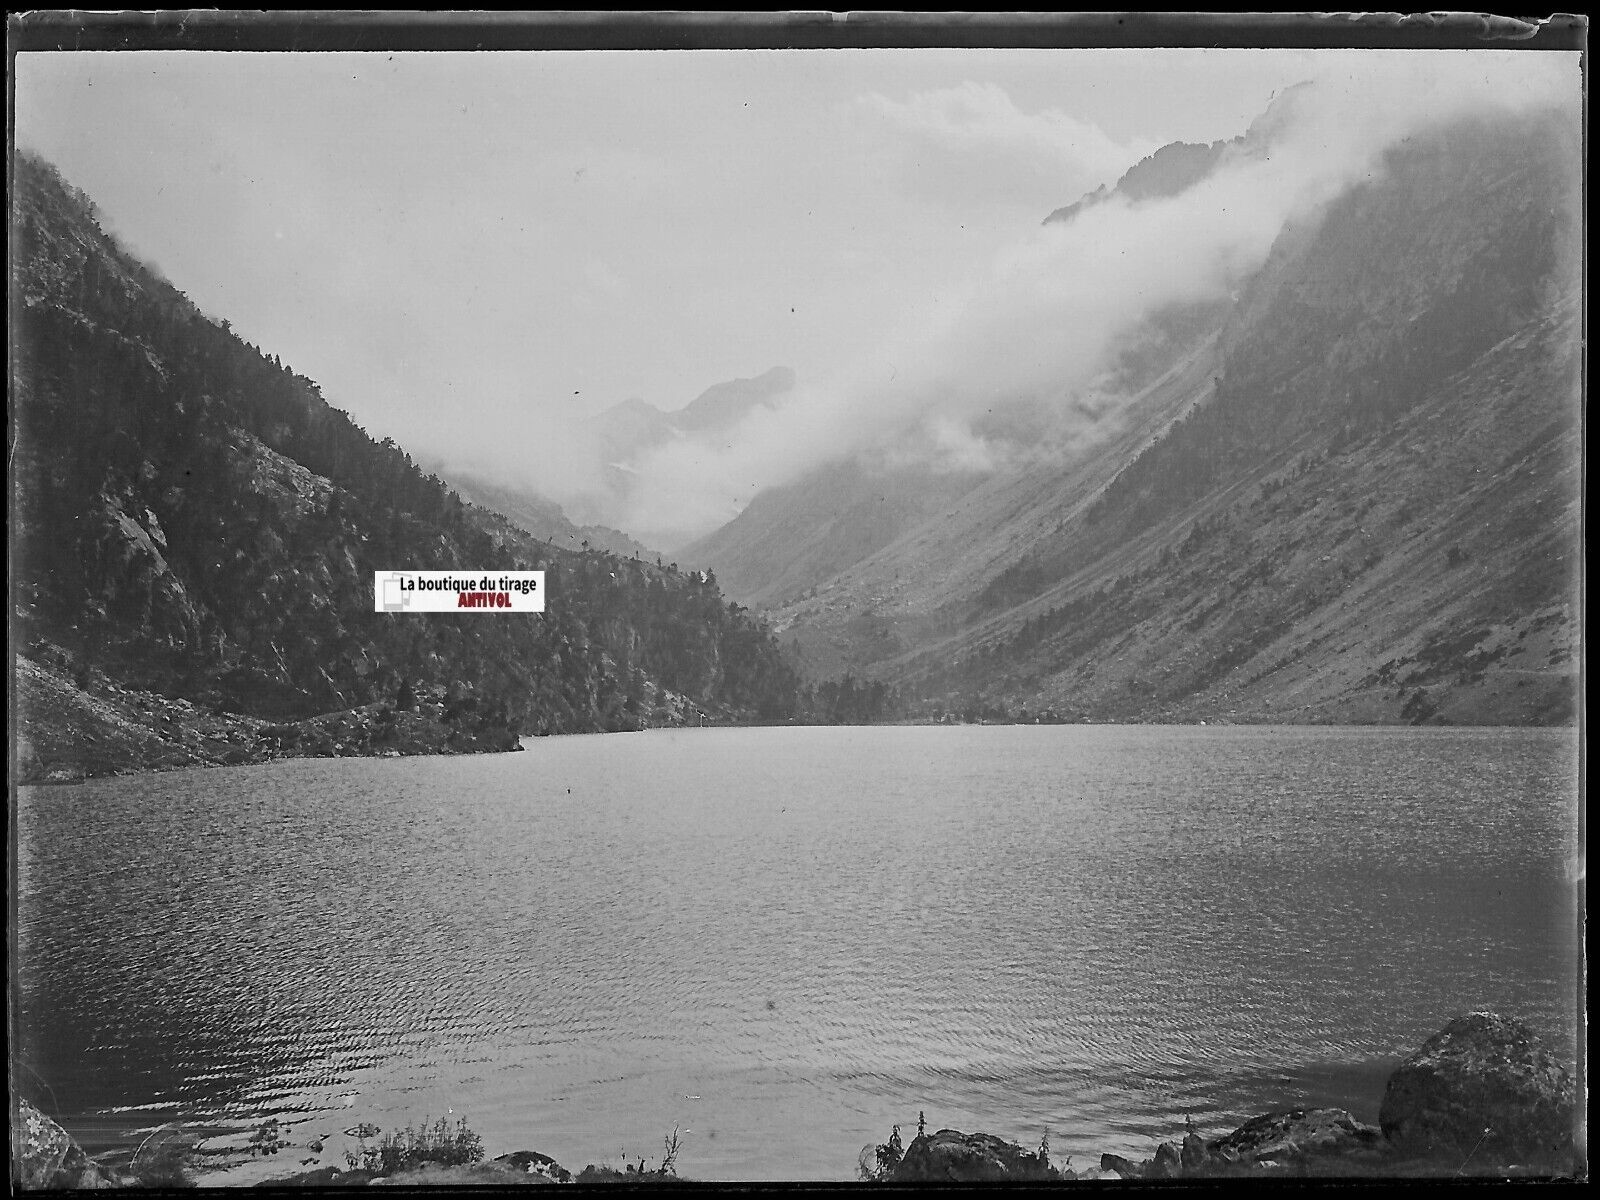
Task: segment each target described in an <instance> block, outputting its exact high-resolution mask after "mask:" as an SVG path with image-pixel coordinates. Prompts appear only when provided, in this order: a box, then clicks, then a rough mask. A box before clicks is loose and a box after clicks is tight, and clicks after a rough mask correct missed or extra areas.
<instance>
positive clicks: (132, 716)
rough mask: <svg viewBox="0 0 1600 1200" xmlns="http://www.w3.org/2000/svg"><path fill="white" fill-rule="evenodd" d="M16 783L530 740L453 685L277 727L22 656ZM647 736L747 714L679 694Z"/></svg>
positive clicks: (464, 749)
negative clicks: (490, 719) (457, 694)
mask: <svg viewBox="0 0 1600 1200" xmlns="http://www.w3.org/2000/svg"><path fill="white" fill-rule="evenodd" d="M13 678H14V679H15V682H16V689H17V690H16V710H17V725H16V753H17V759H16V762H17V782H18V783H21V784H28V785H37V784H70V783H82V782H83V781H85V780H88V779H98V778H104V777H108V776H120V775H144V774H154V773H157V772H162V771H173V770H180V769H182V768H185V767H221V766H241V765H245V764H250V763H263V762H274V761H278V760H282V759H296V758H406V757H413V756H419V755H447V756H449V755H462V754H504V753H511V752H515V751H518V750H521V749H522V744H521V743H522V735H520V734H518V733H516V732H515V731H514V730H511V729H507V728H505V727H502V726H496V725H492V724H488V723H486V722H483V721H480V720H478V719H476V715H475V713H474V712H473V711H472V709H471V707H470V705H456V704H453V703H452V702H451V701H450V700H449V699H448V698H447V696H446V695H445V692H444V689H442V688H429V687H418V688H417V689H416V696H415V698H414V700H413V702H412V706H411V707H410V708H407V709H399V708H397V706H396V705H394V704H387V703H373V704H365V705H359V706H357V707H354V708H347V709H339V710H335V711H333V712H327V713H319V714H316V715H313V716H308V717H300V718H294V719H289V720H284V721H271V720H267V719H265V718H262V717H255V716H249V715H247V714H243V713H236V712H228V711H225V710H221V709H217V708H210V707H207V706H205V705H201V704H196V703H195V702H193V701H191V700H186V699H181V698H176V697H172V696H166V695H163V694H161V693H159V692H155V691H150V690H146V689H140V688H132V687H126V686H123V685H121V684H119V683H117V682H115V681H113V680H111V679H109V678H107V677H105V676H104V675H101V674H100V673H98V672H94V673H91V674H89V675H86V676H84V677H83V678H81V679H75V678H73V677H71V676H69V675H68V674H67V672H65V671H63V670H60V669H56V668H54V667H51V666H49V665H46V664H45V663H43V662H38V661H35V660H33V659H30V658H26V657H22V656H19V657H18V658H17V660H16V669H15V671H14V673H13ZM671 701H672V703H671V704H670V706H669V707H668V708H667V709H666V710H665V712H666V716H665V718H663V719H655V718H652V719H651V720H650V721H648V722H647V723H646V724H645V727H647V728H687V727H690V726H712V725H715V726H726V725H738V724H741V723H742V722H741V721H739V720H738V719H737V714H734V713H731V712H728V711H725V710H721V709H717V708H714V707H709V706H696V705H694V704H692V703H690V702H689V701H688V700H687V699H685V698H684V697H679V696H673V697H671Z"/></svg>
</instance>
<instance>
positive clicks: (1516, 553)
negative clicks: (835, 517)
mask: <svg viewBox="0 0 1600 1200" xmlns="http://www.w3.org/2000/svg"><path fill="white" fill-rule="evenodd" d="M1579 162H1581V149H1580V142H1579V141H1578V131H1577V129H1576V128H1575V127H1574V123H1573V122H1572V121H1570V120H1568V119H1565V118H1563V117H1560V116H1554V115H1546V116H1541V117H1539V118H1528V119H1512V118H1497V119H1494V120H1489V119H1481V120H1466V121H1459V122H1457V123H1455V124H1453V125H1451V126H1449V127H1447V128H1443V129H1440V130H1437V131H1435V132H1434V133H1432V134H1430V135H1428V136H1424V137H1417V138H1414V139H1412V140H1410V141H1409V142H1407V143H1404V144H1402V145H1400V146H1399V147H1397V148H1396V149H1395V150H1393V151H1392V152H1391V153H1390V155H1389V156H1388V159H1387V161H1386V164H1385V170H1384V171H1383V172H1382V173H1381V174H1379V175H1378V176H1376V177H1375V178H1373V179H1372V180H1371V181H1370V182H1368V183H1366V184H1364V185H1362V186H1360V187H1357V188H1355V189H1353V190H1352V191H1350V192H1349V193H1348V194H1346V195H1345V196H1344V197H1343V198H1342V199H1340V200H1339V201H1337V202H1336V203H1335V204H1333V205H1332V206H1331V207H1330V209H1329V210H1328V211H1327V212H1326V213H1325V214H1324V215H1323V216H1322V218H1321V219H1320V220H1317V221H1315V222H1308V223H1304V224H1302V225H1300V226H1292V227H1290V228H1288V229H1286V230H1284V232H1283V234H1282V235H1281V236H1280V238H1279V239H1278V243H1277V245H1276V246H1275V247H1274V249H1273V252H1272V254H1271V255H1270V256H1269V259H1268V261H1267V263H1266V265H1265V267H1264V268H1263V269H1262V271H1261V272H1260V273H1259V274H1258V275H1257V276H1256V278H1255V279H1254V280H1253V281H1252V282H1251V283H1250V285H1249V286H1247V287H1246V288H1245V289H1244V290H1243V292H1242V293H1241V294H1240V295H1239V296H1238V298H1237V300H1236V302H1235V303H1234V304H1232V306H1231V308H1230V309H1229V311H1227V312H1226V313H1225V314H1224V319H1223V320H1221V321H1219V323H1218V325H1217V327H1216V328H1215V330H1214V332H1213V334H1212V335H1211V336H1209V337H1198V338H1191V339H1189V340H1187V341H1179V340H1174V341H1173V342H1172V344H1171V345H1170V346H1169V347H1168V351H1169V356H1168V358H1167V360H1166V361H1167V364H1168V370H1167V374H1166V375H1165V376H1164V377H1163V381H1162V382H1161V383H1160V384H1159V385H1157V386H1155V387H1152V388H1147V389H1145V390H1144V391H1143V392H1140V393H1138V394H1137V395H1136V397H1135V398H1134V400H1133V402H1132V403H1131V405H1130V406H1129V408H1128V409H1127V410H1126V411H1127V415H1126V418H1125V424H1124V426H1123V427H1122V428H1121V429H1120V430H1119V431H1118V433H1117V436H1115V437H1113V438H1111V439H1109V440H1108V441H1107V442H1106V443H1105V444H1103V445H1102V446H1100V447H1098V448H1097V449H1096V451H1095V453H1094V454H1093V455H1092V456H1091V457H1089V458H1088V459H1086V460H1083V461H1076V462H1069V463H1061V462H1056V463H1041V464H1035V465H1032V466H1028V467H1024V468H1021V469H1019V470H1015V471H1012V472H1005V473H1000V474H998V475H996V476H995V477H993V478H991V479H990V480H988V481H986V482H984V483H982V484H981V485H979V486H977V487H974V488H973V489H972V490H970V491H968V492H967V493H966V494H965V495H964V496H962V497H961V498H960V499H959V501H958V502H957V503H955V504H954V505H952V506H951V508H950V509H949V510H948V511H946V512H944V513H942V514H939V515H938V516H936V517H935V518H933V519H931V520H928V521H925V522H923V523H921V524H920V525H917V526H916V527H914V528H911V529H908V530H905V531H903V532H902V533H900V534H899V536H898V537H896V538H895V539H894V540H893V541H892V542H890V543H888V544H886V545H885V546H883V547H881V548H880V549H878V550H877V551H876V552H875V553H873V554H871V555H869V556H866V557H864V558H863V559H861V560H860V561H859V562H857V563H856V564H854V565H852V566H851V567H849V568H848V569H845V570H843V571H841V572H840V573H839V574H838V575H837V576H835V577H834V578H833V579H831V580H824V581H821V582H820V583H819V584H818V585H817V591H816V595H815V597H814V598H808V599H804V600H800V601H795V602H791V603H789V604H787V605H784V606H781V607H779V608H777V609H775V610H773V611H772V614H771V615H772V618H773V621H774V625H775V627H776V628H778V629H779V630H780V632H781V635H782V636H783V638H784V639H785V640H786V641H793V642H795V643H797V645H798V648H799V650H800V651H801V652H802V653H803V654H804V656H805V658H806V660H807V662H808V663H809V664H811V665H812V667H813V669H816V668H818V667H820V666H824V665H825V666H826V667H827V668H828V669H830V670H838V669H844V668H849V669H852V670H854V671H856V672H857V673H862V672H865V673H867V674H870V675H874V676H877V677H880V678H883V679H886V680H889V681H892V682H894V683H897V684H900V685H902V686H903V687H910V688H912V689H915V690H918V691H920V694H921V695H922V698H923V699H922V710H923V711H925V712H930V713H932V712H938V711H948V710H952V709H954V710H962V709H967V708H971V707H974V706H976V707H982V706H984V705H990V706H993V705H1004V706H1006V707H1008V708H1011V709H1016V708H1018V707H1026V708H1029V709H1031V710H1033V709H1037V708H1039V707H1053V708H1056V709H1058V710H1061V711H1068V712H1072V713H1074V714H1076V715H1079V716H1090V717H1095V718H1097V719H1098V718H1111V717H1115V718H1118V719H1147V718H1183V717H1194V716H1200V715H1204V716H1206V717H1207V718H1208V719H1210V718H1213V717H1222V718H1224V719H1226V718H1227V717H1229V716H1230V715H1231V716H1232V717H1233V718H1235V719H1254V720H1264V719H1307V720H1309V719H1316V720H1362V721H1367V720H1379V721H1414V720H1427V719H1432V720H1453V721H1489V722H1495V721H1545V720H1564V719H1567V718H1568V716H1569V715H1570V713H1571V711H1572V705H1573V689H1574V679H1575V659H1574V654H1575V647H1576V639H1577V624H1576V622H1577V619H1578V608H1577V599H1578V597H1577V583H1576V580H1577V574H1576V571H1577V564H1578V560H1579V554H1580V549H1579V545H1580V543H1579V540H1578V529H1579V525H1578V520H1579V515H1578V507H1577V505H1578V496H1579V485H1580V469H1581V468H1580V458H1579V449H1578V447H1579V438H1580V436H1581V408H1580V404H1579V394H1580V393H1579V387H1580V381H1581V373H1580V372H1581V362H1582V343H1581V309H1580V303H1581V299H1580V298H1581V280H1580V278H1579V275H1578V273H1577V272H1578V265H1579V264H1580V263H1581V242H1580V240H1579V232H1578V228H1577V225H1576V213H1577V212H1578V211H1579V206H1578V200H1577V197H1578V195H1579V191H1578V187H1579V184H1578V176H1577V174H1576V164H1577V163H1579ZM754 508H755V506H754V505H752V509H754ZM768 520H769V521H771V522H772V523H774V524H777V523H778V521H779V518H778V517H777V516H775V515H769V517H768ZM726 533H727V531H724V533H723V534H719V535H718V536H719V537H725V536H726ZM715 565H716V566H717V568H718V570H719V571H722V572H723V573H724V575H725V576H730V575H732V576H734V577H737V575H736V573H735V572H733V571H732V569H731V567H730V566H729V565H726V564H724V563H721V562H717V563H715ZM1419 693H1420V694H1419Z"/></svg>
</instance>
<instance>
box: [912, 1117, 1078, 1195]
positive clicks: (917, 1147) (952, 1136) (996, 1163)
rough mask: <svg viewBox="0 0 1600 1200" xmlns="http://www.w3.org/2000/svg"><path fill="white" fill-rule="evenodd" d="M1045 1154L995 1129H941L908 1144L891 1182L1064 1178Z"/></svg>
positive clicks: (978, 1181)
mask: <svg viewBox="0 0 1600 1200" xmlns="http://www.w3.org/2000/svg"><path fill="white" fill-rule="evenodd" d="M1061 1178H1063V1176H1062V1174H1061V1173H1060V1172H1059V1171H1057V1170H1056V1169H1055V1168H1054V1167H1052V1166H1051V1165H1050V1162H1049V1160H1048V1158H1045V1157H1043V1156H1041V1155H1039V1154H1036V1153H1034V1152H1033V1151H1029V1150H1024V1149H1023V1148H1022V1147H1021V1146H1019V1145H1017V1144H1016V1143H1015V1142H1008V1141H1006V1140H1005V1139H1004V1138H999V1137H996V1136H995V1135H994V1134H992V1133H962V1132H961V1131H960V1130H957V1129H941V1130H939V1131H938V1132H937V1133H924V1134H920V1135H918V1136H917V1137H916V1138H915V1139H914V1140H913V1141H912V1143H911V1145H909V1146H907V1147H906V1151H905V1155H904V1156H903V1157H902V1158H901V1159H900V1163H899V1165H898V1166H896V1167H895V1168H894V1169H893V1171H892V1172H890V1173H889V1175H888V1177H887V1180H886V1182H889V1183H945V1182H950V1183H990V1182H996V1181H1000V1180H1013V1179H1061Z"/></svg>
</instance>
